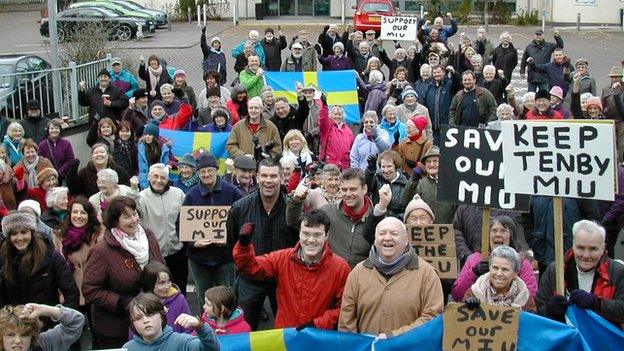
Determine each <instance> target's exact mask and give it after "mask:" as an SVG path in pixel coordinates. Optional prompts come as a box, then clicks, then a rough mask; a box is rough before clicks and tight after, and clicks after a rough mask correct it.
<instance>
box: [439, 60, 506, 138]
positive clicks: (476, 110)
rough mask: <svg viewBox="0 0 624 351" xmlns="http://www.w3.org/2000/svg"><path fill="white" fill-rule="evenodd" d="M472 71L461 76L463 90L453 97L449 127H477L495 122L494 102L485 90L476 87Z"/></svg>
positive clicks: (475, 79)
mask: <svg viewBox="0 0 624 351" xmlns="http://www.w3.org/2000/svg"><path fill="white" fill-rule="evenodd" d="M476 81H477V78H476V76H475V74H474V72H472V71H470V70H469V71H465V72H464V73H463V74H462V85H463V86H464V89H462V90H460V91H458V92H457V94H455V96H453V100H451V107H450V110H449V125H451V126H455V125H458V126H467V127H478V126H479V125H485V124H487V123H488V122H491V121H494V120H496V107H497V105H496V100H495V99H494V95H492V93H490V92H489V91H488V90H487V89H484V88H481V87H478V86H476Z"/></svg>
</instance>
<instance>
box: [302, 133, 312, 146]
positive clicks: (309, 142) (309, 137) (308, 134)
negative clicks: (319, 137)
mask: <svg viewBox="0 0 624 351" xmlns="http://www.w3.org/2000/svg"><path fill="white" fill-rule="evenodd" d="M303 137H304V138H305V140H306V141H307V142H308V146H310V145H312V143H313V142H314V137H313V136H312V134H310V132H303Z"/></svg>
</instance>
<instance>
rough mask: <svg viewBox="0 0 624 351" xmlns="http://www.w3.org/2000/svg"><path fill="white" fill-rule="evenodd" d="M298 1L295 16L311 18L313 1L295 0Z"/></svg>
mask: <svg viewBox="0 0 624 351" xmlns="http://www.w3.org/2000/svg"><path fill="white" fill-rule="evenodd" d="M297 1H298V4H297V5H298V6H297V10H298V13H297V16H312V15H314V13H313V8H314V7H313V5H314V0H297Z"/></svg>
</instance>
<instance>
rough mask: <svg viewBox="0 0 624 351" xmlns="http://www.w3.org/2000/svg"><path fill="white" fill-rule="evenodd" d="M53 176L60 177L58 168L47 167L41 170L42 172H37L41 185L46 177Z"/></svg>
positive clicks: (38, 181)
mask: <svg viewBox="0 0 624 351" xmlns="http://www.w3.org/2000/svg"><path fill="white" fill-rule="evenodd" d="M51 176H55V177H56V178H57V179H58V172H57V171H56V169H54V168H51V167H47V168H44V169H42V170H41V172H39V173H37V184H39V185H41V184H42V183H43V182H44V181H45V180H46V179H48V178H49V177H51Z"/></svg>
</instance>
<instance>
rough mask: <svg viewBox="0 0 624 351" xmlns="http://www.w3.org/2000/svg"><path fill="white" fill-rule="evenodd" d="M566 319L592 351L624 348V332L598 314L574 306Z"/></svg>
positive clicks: (570, 307) (570, 308) (569, 308)
mask: <svg viewBox="0 0 624 351" xmlns="http://www.w3.org/2000/svg"><path fill="white" fill-rule="evenodd" d="M613 264H617V263H613ZM566 317H568V320H569V321H570V323H571V324H572V325H573V326H575V327H576V329H578V331H579V332H580V333H581V335H583V338H584V339H585V341H586V342H587V344H588V345H589V347H590V348H591V349H592V350H596V351H599V350H611V349H612V347H613V345H620V346H624V331H622V330H621V329H619V328H617V327H616V326H615V325H613V324H611V322H609V321H607V320H606V319H604V318H602V317H601V316H599V315H598V314H597V313H596V312H594V311H592V310H586V309H582V308H578V307H576V306H574V305H572V306H569V307H568V311H567V313H566ZM620 348H621V347H620Z"/></svg>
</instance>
